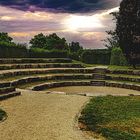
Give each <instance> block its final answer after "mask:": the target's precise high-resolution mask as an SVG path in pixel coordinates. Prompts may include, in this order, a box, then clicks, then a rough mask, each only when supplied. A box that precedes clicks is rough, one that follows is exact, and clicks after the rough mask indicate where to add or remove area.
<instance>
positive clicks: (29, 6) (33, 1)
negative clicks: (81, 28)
mask: <svg viewBox="0 0 140 140" xmlns="http://www.w3.org/2000/svg"><path fill="white" fill-rule="evenodd" d="M118 4H119V1H118V0H0V5H4V6H8V7H11V8H15V9H20V10H23V11H32V12H34V11H39V10H42V11H53V12H64V13H87V12H93V11H97V10H105V9H109V8H113V7H116V6H118Z"/></svg>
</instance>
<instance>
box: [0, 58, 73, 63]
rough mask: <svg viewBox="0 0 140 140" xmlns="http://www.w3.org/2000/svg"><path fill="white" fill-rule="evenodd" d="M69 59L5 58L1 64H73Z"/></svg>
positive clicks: (0, 60) (1, 60)
mask: <svg viewBox="0 0 140 140" xmlns="http://www.w3.org/2000/svg"><path fill="white" fill-rule="evenodd" d="M71 62H72V60H71V59H69V58H50V59H45V58H3V59H0V64H19V63H71Z"/></svg>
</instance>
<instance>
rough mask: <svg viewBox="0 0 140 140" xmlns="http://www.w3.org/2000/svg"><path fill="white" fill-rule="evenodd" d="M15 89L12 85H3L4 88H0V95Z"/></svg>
mask: <svg viewBox="0 0 140 140" xmlns="http://www.w3.org/2000/svg"><path fill="white" fill-rule="evenodd" d="M13 91H15V88H14V87H4V88H0V95H2V94H6V93H8V92H13Z"/></svg>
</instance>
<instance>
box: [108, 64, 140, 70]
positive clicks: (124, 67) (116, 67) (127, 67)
mask: <svg viewBox="0 0 140 140" xmlns="http://www.w3.org/2000/svg"><path fill="white" fill-rule="evenodd" d="M108 69H109V70H140V66H137V67H136V69H134V68H133V67H132V66H115V65H109V67H108Z"/></svg>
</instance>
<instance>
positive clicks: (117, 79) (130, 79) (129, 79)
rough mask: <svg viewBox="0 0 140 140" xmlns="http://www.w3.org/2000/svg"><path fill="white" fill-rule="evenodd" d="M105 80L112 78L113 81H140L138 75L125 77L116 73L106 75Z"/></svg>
mask: <svg viewBox="0 0 140 140" xmlns="http://www.w3.org/2000/svg"><path fill="white" fill-rule="evenodd" d="M106 79H107V80H112V81H113V80H114V81H130V82H139V83H140V77H134V78H132V77H127V76H126V77H125V76H117V74H116V75H107V76H106Z"/></svg>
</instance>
